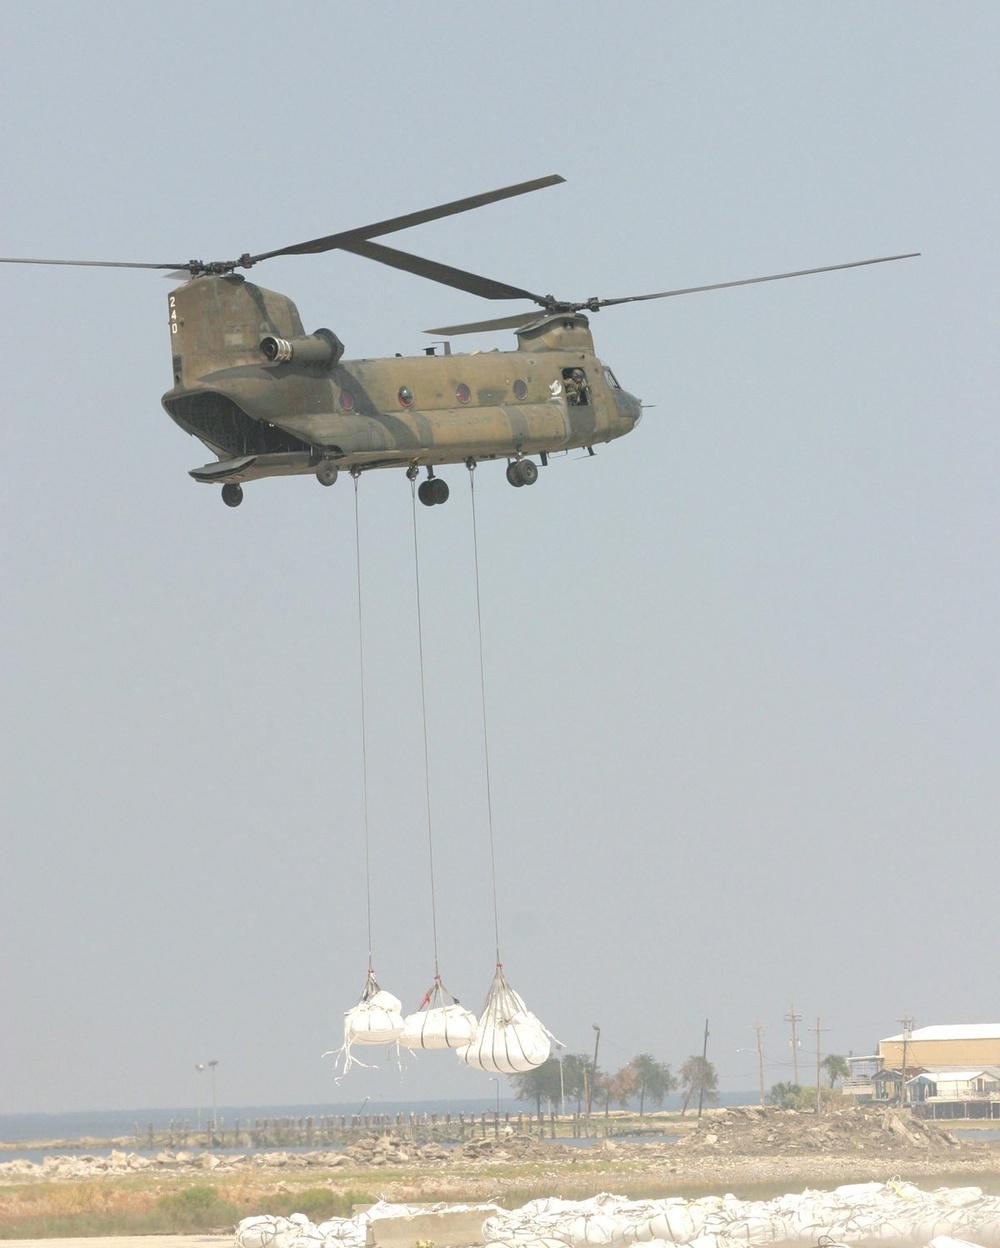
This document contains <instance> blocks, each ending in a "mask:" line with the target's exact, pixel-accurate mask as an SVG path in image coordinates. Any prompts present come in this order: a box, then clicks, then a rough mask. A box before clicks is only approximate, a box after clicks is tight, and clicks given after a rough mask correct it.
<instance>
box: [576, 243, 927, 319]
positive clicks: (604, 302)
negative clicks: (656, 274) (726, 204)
mask: <svg viewBox="0 0 1000 1248" xmlns="http://www.w3.org/2000/svg"><path fill="white" fill-rule="evenodd" d="M919 255H920V252H919V251H908V252H906V254H905V255H902V256H878V257H876V258H875V259H874V260H851V261H849V262H848V263H847V264H826V265H823V267H822V268H819V269H796V270H795V272H794V273H771V274H769V275H768V276H767V277H744V278H742V279H740V281H737V282H713V283H712V285H710V286H685V287H683V288H682V289H680V290H661V291H659V292H658V293H657V294H655V295H625V296H623V297H622V298H621V299H593V300H590V301H589V302H588V303H581V304H579V305H578V306H579V307H580V308H581V309H583V308H589V309H590V310H591V311H595V312H596V311H597V309H598V308H610V307H612V306H613V305H614V304H616V303H641V302H642V301H643V300H645V299H669V298H671V296H673V295H696V294H698V293H700V292H701V291H703V290H727V289H728V288H729V287H730V286H754V285H756V284H757V283H758V282H780V281H782V280H783V279H784V278H786V277H808V276H809V275H810V274H812V273H833V272H835V271H836V270H837V269H858V268H861V267H862V266H863V265H866V264H887V263H888V262H889V261H890V260H912V259H913V258H914V256H919Z"/></svg>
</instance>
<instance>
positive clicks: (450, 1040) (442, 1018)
mask: <svg viewBox="0 0 1000 1248" xmlns="http://www.w3.org/2000/svg"><path fill="white" fill-rule="evenodd" d="M410 494H411V500H410V501H411V508H412V512H413V582H414V586H415V589H416V602H417V653H418V657H419V661H420V663H419V665H420V716H421V722H422V726H423V743H424V802H425V809H426V812H427V861H428V868H429V880H430V888H429V893H430V910H431V943H432V947H433V950H434V980H433V982H432V984H431V986H430V988H428V989H427V991H426V992H425V993H424V997H423V1000H422V1001H421V1002H420V1004H419V1005H418V1006H417V1009H416V1011H415V1012H414V1013H413V1014H409V1015H407V1017H406V1020H405V1023H404V1027H403V1034H402V1035H401V1036H400V1038H399V1043H400V1044H401V1045H402V1046H403V1047H404V1048H407V1049H460V1048H462V1047H463V1046H464V1045H468V1044H470V1043H471V1042H472V1041H473V1040H474V1039H475V1037H476V1032H477V1030H478V1025H479V1024H478V1021H477V1019H476V1016H475V1014H473V1013H472V1012H471V1011H470V1010H467V1009H466V1008H465V1007H464V1006H463V1005H462V1004H461V1003H460V1002H459V1001H458V998H457V997H453V996H452V994H451V993H450V992H449V991H448V989H447V988H446V987H445V986H444V983H443V981H442V979H441V970H440V966H439V963H438V934H437V896H436V892H435V886H434V832H433V822H432V819H431V779H430V776H431V768H430V750H429V746H428V740H427V686H426V680H425V676H424V628H423V617H422V613H421V606H420V548H419V543H418V541H417V481H416V475H415V474H413V475H411V476H410Z"/></svg>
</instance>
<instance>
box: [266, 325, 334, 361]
mask: <svg viewBox="0 0 1000 1248" xmlns="http://www.w3.org/2000/svg"><path fill="white" fill-rule="evenodd" d="M260 352H261V355H263V357H264V359H265V360H268V361H269V362H270V363H271V364H290V363H293V362H294V363H295V364H303V365H306V366H307V367H311V368H335V367H336V366H337V364H338V363H339V362H340V360H341V357H342V356H343V354H344V344H343V343H342V342H341V341H340V339H339V338H338V337H337V335H336V334H335V333H334V332H333V331H332V330H329V329H317V330H316V332H315V333H314V334H309V335H307V336H306V337H305V338H292V339H287V338H275V337H273V336H271V335H268V337H267V338H262V339H261V341H260Z"/></svg>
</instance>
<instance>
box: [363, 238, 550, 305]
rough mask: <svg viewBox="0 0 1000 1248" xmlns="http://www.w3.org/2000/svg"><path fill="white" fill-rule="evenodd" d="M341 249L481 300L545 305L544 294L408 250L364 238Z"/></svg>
mask: <svg viewBox="0 0 1000 1248" xmlns="http://www.w3.org/2000/svg"><path fill="white" fill-rule="evenodd" d="M340 250H341V251H350V252H352V253H353V254H354V255H356V256H366V257H367V258H368V259H369V260H377V261H378V262H379V264H388V265H390V266H391V267H392V268H394V269H403V270H404V272H406V273H415V274H416V275H417V277H428V278H430V279H431V281H434V282H441V283H442V285H444V286H454V287H455V288H456V289H458V290H465V291H468V293H469V294H470V295H480V296H481V297H482V298H483V299H534V301H535V302H536V303H539V304H542V305H544V304H545V297H544V295H534V294H532V293H531V291H530V290H522V289H521V287H520V286H508V285H507V283H506V282H497V281H494V279H493V278H492V277H482V276H480V274H478V273H467V272H466V271H465V270H464V269H456V268H453V267H452V266H451V265H450V264H438V262H437V261H436V260H425V259H424V257H423V256H412V255H410V254H409V253H408V252H405V251H397V250H396V249H395V248H394V247H386V246H385V245H384V244H382V243H372V242H369V241H368V240H367V239H359V240H358V241H357V242H351V243H341V244H340Z"/></svg>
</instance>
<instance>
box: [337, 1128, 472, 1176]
mask: <svg viewBox="0 0 1000 1248" xmlns="http://www.w3.org/2000/svg"><path fill="white" fill-rule="evenodd" d="M340 1156H341V1157H343V1158H344V1159H348V1158H349V1159H350V1160H351V1161H352V1162H353V1163H354V1164H355V1165H356V1166H359V1167H361V1168H363V1169H366V1170H367V1169H380V1168H382V1167H384V1166H412V1165H414V1164H416V1163H423V1162H429V1163H434V1162H444V1161H447V1160H448V1158H449V1157H450V1156H451V1153H450V1152H449V1151H448V1149H446V1148H443V1147H442V1146H441V1145H440V1144H435V1143H433V1142H432V1143H429V1144H423V1145H420V1144H411V1143H409V1142H407V1141H405V1140H400V1139H399V1138H398V1137H396V1136H393V1135H371V1136H367V1137H365V1138H364V1139H360V1140H358V1141H357V1143H355V1144H352V1145H351V1147H350V1148H349V1149H348V1150H347V1152H346V1154H344V1153H342V1154H340Z"/></svg>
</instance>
